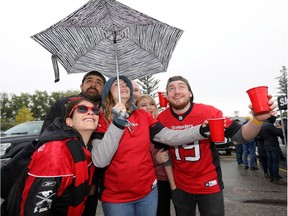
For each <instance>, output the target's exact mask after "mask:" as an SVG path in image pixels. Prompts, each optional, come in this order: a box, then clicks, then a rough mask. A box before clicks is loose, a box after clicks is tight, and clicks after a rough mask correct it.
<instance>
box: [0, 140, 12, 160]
mask: <svg viewBox="0 0 288 216" xmlns="http://www.w3.org/2000/svg"><path fill="white" fill-rule="evenodd" d="M10 146H11V143H0V156H1V157H2V156H3V155H4V154H5V152H6V149H7V148H9V147H10Z"/></svg>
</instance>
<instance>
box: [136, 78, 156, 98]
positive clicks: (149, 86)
mask: <svg viewBox="0 0 288 216" xmlns="http://www.w3.org/2000/svg"><path fill="white" fill-rule="evenodd" d="M159 82H160V80H159V79H155V78H154V77H153V76H152V75H147V76H144V77H142V78H139V82H138V83H139V85H140V87H141V89H142V94H148V95H151V96H152V97H153V98H155V97H157V92H156V91H157V89H158V84H159Z"/></svg>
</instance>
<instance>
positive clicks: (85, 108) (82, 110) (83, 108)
mask: <svg viewBox="0 0 288 216" xmlns="http://www.w3.org/2000/svg"><path fill="white" fill-rule="evenodd" d="M75 110H77V112H78V113H82V114H84V113H87V112H88V111H90V110H91V111H92V112H93V113H94V115H99V114H100V110H99V109H98V108H96V107H92V106H86V105H76V106H74V107H73V109H72V110H71V112H70V113H69V117H71V116H72V114H73V112H74V111H75Z"/></svg>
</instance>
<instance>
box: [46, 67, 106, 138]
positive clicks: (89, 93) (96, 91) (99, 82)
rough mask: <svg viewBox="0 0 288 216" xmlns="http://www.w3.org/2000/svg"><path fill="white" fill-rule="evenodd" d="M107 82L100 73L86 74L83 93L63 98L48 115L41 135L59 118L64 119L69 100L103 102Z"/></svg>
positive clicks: (82, 85)
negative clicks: (81, 98) (80, 99)
mask: <svg viewBox="0 0 288 216" xmlns="http://www.w3.org/2000/svg"><path fill="white" fill-rule="evenodd" d="M105 82H106V78H105V77H104V76H103V75H102V74H101V73H100V72H98V71H90V72H88V73H86V74H85V75H84V77H83V79H82V84H81V85H80V89H81V93H80V94H79V95H73V96H69V97H63V98H60V99H59V100H57V101H56V102H55V103H54V105H53V106H52V107H51V109H50V111H49V112H48V113H47V115H46V117H45V120H44V123H43V126H42V129H41V133H42V132H43V131H44V130H45V129H46V128H47V127H48V126H49V125H50V124H51V123H52V122H53V121H54V119H55V118H57V117H62V118H63V117H64V115H65V106H66V105H67V104H68V102H69V99H71V98H72V99H73V98H74V97H83V98H87V99H89V100H91V101H93V102H95V103H97V104H99V103H100V101H101V93H102V89H103V87H104V84H105Z"/></svg>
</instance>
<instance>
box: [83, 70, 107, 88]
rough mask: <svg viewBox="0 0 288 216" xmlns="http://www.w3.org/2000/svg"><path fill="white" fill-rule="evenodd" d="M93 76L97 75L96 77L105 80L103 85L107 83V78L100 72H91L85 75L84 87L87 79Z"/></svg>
mask: <svg viewBox="0 0 288 216" xmlns="http://www.w3.org/2000/svg"><path fill="white" fill-rule="evenodd" d="M91 75H95V76H98V77H100V78H101V79H102V80H103V83H104V84H105V83H106V78H105V77H104V76H103V75H102V74H101V73H100V72H98V71H90V72H88V73H86V74H85V75H84V77H83V79H82V85H83V83H84V82H85V80H86V78H87V77H88V76H91Z"/></svg>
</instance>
